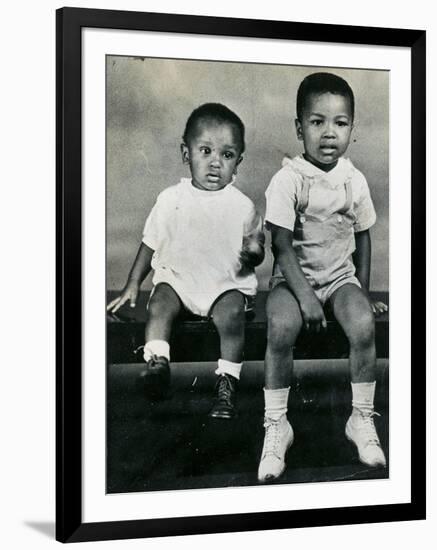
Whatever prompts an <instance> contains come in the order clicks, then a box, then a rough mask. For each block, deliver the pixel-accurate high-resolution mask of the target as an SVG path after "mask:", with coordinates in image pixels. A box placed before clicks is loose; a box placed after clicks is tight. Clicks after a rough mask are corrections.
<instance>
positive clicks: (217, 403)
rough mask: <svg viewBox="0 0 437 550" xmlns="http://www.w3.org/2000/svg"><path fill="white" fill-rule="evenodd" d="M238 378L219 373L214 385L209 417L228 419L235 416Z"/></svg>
mask: <svg viewBox="0 0 437 550" xmlns="http://www.w3.org/2000/svg"><path fill="white" fill-rule="evenodd" d="M237 383H238V380H237V379H236V378H234V377H233V376H231V375H230V374H220V375H219V378H218V380H217V382H216V385H215V390H214V392H215V399H214V405H213V406H212V409H211V411H210V413H209V416H210V417H211V418H224V419H226V420H230V419H232V418H234V417H235V416H236V411H235V391H236V389H237Z"/></svg>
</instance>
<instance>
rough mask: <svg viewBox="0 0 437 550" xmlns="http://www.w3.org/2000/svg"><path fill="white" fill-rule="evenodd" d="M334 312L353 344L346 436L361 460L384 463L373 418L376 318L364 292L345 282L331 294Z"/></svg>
mask: <svg viewBox="0 0 437 550" xmlns="http://www.w3.org/2000/svg"><path fill="white" fill-rule="evenodd" d="M331 304H332V308H333V311H334V315H335V317H336V319H337V320H338V322H339V323H340V325H341V326H342V328H343V330H344V332H345V334H346V336H347V338H348V340H349V346H350V354H349V365H350V372H351V382H352V407H353V409H352V415H351V416H350V418H349V420H348V421H347V424H346V437H347V438H348V439H349V440H351V441H352V442H353V443H355V445H356V446H357V449H358V454H359V458H360V460H361V462H363V463H364V464H367V465H369V466H385V463H386V461H385V456H384V453H383V451H382V449H381V446H380V443H379V438H378V435H377V433H376V429H375V425H374V422H373V416H374V414H375V413H374V406H373V403H374V396H375V384H376V382H375V369H376V348H375V319H374V315H373V312H372V309H371V305H370V303H369V300H368V298H367V296H366V295H365V294H364V292H363V291H362V290H361V288H359V287H358V286H356V285H353V284H346V285H344V286H342V287H340V288H339V289H338V290H336V291H335V292H334V294H333V295H332V296H331Z"/></svg>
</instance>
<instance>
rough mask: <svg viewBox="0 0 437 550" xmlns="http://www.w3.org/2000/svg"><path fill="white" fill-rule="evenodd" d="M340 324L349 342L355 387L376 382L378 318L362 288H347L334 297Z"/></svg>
mask: <svg viewBox="0 0 437 550" xmlns="http://www.w3.org/2000/svg"><path fill="white" fill-rule="evenodd" d="M331 304H332V309H333V312H334V315H335V317H336V319H337V321H338V322H339V323H340V325H341V327H342V328H343V330H344V332H345V334H346V337H347V339H348V340H349V346H350V352H349V365H350V373H351V381H352V383H357V382H358V383H360V382H374V380H375V366H376V348H375V318H374V315H373V312H372V308H371V306H370V303H369V300H368V299H367V296H366V295H365V294H364V292H363V291H362V290H361V288H360V287H358V286H357V285H354V284H346V285H343V286H342V287H340V288H339V289H338V290H336V291H335V292H334V294H333V295H332V296H331Z"/></svg>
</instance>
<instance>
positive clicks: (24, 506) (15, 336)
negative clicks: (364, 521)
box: [0, 0, 437, 550]
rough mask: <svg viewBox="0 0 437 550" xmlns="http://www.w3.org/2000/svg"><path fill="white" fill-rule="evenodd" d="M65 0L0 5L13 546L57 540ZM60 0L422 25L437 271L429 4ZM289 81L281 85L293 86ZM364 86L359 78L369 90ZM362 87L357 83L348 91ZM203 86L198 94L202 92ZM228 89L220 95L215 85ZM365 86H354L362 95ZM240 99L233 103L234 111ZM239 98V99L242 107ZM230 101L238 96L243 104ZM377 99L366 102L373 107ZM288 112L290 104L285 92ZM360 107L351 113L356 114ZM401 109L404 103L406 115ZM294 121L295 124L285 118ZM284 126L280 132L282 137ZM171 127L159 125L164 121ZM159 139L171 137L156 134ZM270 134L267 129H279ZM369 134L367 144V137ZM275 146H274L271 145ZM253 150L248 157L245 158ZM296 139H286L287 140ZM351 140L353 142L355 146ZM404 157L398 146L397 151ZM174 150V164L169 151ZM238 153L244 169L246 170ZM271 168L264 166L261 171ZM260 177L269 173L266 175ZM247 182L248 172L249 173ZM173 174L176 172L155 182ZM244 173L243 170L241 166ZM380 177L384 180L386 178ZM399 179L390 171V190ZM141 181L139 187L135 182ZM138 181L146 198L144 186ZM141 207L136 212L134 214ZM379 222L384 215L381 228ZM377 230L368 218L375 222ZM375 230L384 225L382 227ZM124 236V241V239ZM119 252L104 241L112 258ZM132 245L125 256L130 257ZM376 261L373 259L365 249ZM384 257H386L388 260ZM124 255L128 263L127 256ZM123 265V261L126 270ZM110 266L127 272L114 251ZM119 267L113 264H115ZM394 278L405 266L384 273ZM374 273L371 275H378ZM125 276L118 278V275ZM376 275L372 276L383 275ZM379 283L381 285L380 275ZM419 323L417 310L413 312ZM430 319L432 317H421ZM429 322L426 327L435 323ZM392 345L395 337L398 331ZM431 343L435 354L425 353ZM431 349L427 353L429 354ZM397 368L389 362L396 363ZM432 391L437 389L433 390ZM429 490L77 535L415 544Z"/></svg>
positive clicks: (217, 544)
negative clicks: (411, 506) (215, 528)
mask: <svg viewBox="0 0 437 550" xmlns="http://www.w3.org/2000/svg"><path fill="white" fill-rule="evenodd" d="M63 5H64V4H63V2H59V1H53V0H47V1H46V2H43V3H41V2H30V1H29V0H24V1H22V2H17V3H11V2H10V3H7V4H5V5H4V7H3V11H2V21H3V28H2V34H1V41H2V53H3V56H2V86H1V87H0V94H1V99H2V101H1V105H2V132H1V137H2V153H3V154H2V199H3V200H2V206H3V208H2V216H1V217H0V220H1V221H0V223H1V234H2V237H3V238H2V270H1V283H2V284H1V288H2V306H3V307H2V312H3V316H2V329H3V330H2V336H3V337H2V346H1V349H2V356H1V364H2V392H1V399H0V413H1V416H0V417H1V449H2V451H1V454H0V466H1V468H0V472H1V474H0V476H1V497H0V502H1V503H2V515H1V524H2V527H1V530H0V545H1V547H2V548H5V549H7V550H9V549H21V548H23V549H32V550H42V549H48V548H59V547H60V546H59V543H57V542H55V540H54V509H55V499H54V494H55V493H54V489H55V484H54V472H55V462H54V451H55V439H54V431H55V430H54V426H55V424H54V408H55V407H54V405H55V397H54V396H55V374H54V373H55V337H54V333H55V301H54V296H55V277H54V267H55V9H56V8H58V7H61V6H63ZM70 5H74V6H78V7H93V8H105V9H125V10H139V11H147V10H149V11H156V12H159V11H161V12H168V13H186V14H196V15H211V16H214V15H215V16H223V17H250V18H258V19H284V20H289V21H307V22H310V21H312V22H318V23H334V24H344V25H365V26H366V25H367V26H380V27H403V28H419V29H423V28H426V29H427V30H428V48H429V49H428V59H429V61H430V62H429V63H428V71H429V72H428V82H429V91H428V97H429V103H428V120H429V124H428V126H429V130H430V131H429V141H428V152H429V155H428V158H429V168H428V170H429V173H428V180H429V182H433V183H434V185H429V186H428V212H429V214H428V220H429V223H430V225H429V233H428V242H429V247H428V249H429V252H430V253H431V251H432V252H433V255H432V256H429V267H430V272H429V276H428V281H430V284H429V291H431V282H432V281H436V280H437V265H436V256H435V248H436V247H435V242H434V239H433V235H435V231H436V230H437V225H436V221H435V218H436V216H435V214H434V212H433V211H432V210H431V208H432V206H433V205H434V204H436V203H437V192H436V188H435V182H436V181H437V173H436V170H435V166H434V164H433V160H434V156H435V148H436V146H437V141H436V138H435V136H434V132H433V131H432V130H433V123H434V121H435V120H436V119H437V112H436V106H435V101H434V98H435V97H437V80H436V75H437V73H436V69H435V66H436V63H435V59H436V53H437V45H436V31H437V22H436V19H435V16H434V17H433V13H434V10H433V6H432V3H430V2H426V1H425V0H417V1H416V2H415V3H414V4H394V3H389V2H385V3H384V2H381V1H380V0H368V1H367V2H366V3H365V4H364V3H356V2H355V3H354V2H350V1H346V0H338V1H337V2H335V4H333V3H332V2H329V3H327V2H322V1H320V0H315V1H314V2H300V3H298V2H283V1H280V0H271V1H269V2H267V3H265V2H264V3H263V2H260V3H255V2H254V3H250V4H249V3H244V2H240V3H237V2H235V0H222V1H221V2H219V3H214V4H207V3H205V2H200V1H199V0H191V1H190V2H185V3H183V2H182V3H181V2H180V1H176V0H161V1H160V2H153V1H149V2H145V1H141V0H126V1H124V2H121V1H120V0H105V1H99V0H86V1H83V0H75V1H74V2H72V3H70ZM292 85H293V86H296V85H297V82H295V81H294V79H293V82H290V85H289V86H287V87H286V90H283V91H282V93H284V94H285V93H289V92H290V97H292V89H291V87H292ZM370 91H371V90H369V92H370ZM357 92H358V90H357ZM199 99H201V98H199ZM222 100H223V101H225V100H226V96H222ZM364 100H365V98H360V97H358V103H361V105H363V103H362V102H363V101H364ZM244 104H245V102H244V101H241V102H239V103H238V104H230V107H234V108H235V110H237V111H241V109H242V108H243V107H242V106H244ZM249 105H250V104H249V103H247V104H246V108H249ZM239 107H240V108H239ZM374 107H375V105H374V104H373V105H372V108H374ZM190 108H191V106H190V105H189V104H188V103H187V104H185V103H184V105H183V106H182V105H181V108H180V113H179V118H178V124H175V127H174V128H173V131H171V132H169V133H168V139H172V140H174V147H175V149H172V151H171V155H170V153H169V155H170V156H171V163H172V166H174V168H172V170H173V172H172V177H173V178H174V177H178V178H179V177H180V175H182V174H181V172H182V168H183V167H182V166H181V165H178V142H179V137H180V135H181V132H182V126H181V124H182V125H183V123H184V122H185V118H186V116H187V111H189V110H190ZM289 109H290V110H289V116H290V117H293V116H294V113H293V111H292V104H290V106H289ZM240 114H241V116H242V118H243V119H245V122H246V125H247V127H248V154H247V156H246V158H245V160H244V165H243V166H244V170H249V169H250V164H251V163H252V164H253V160H254V157H252V155H255V154H256V149H252V150H250V149H249V147H251V148H252V143H253V141H252V140H255V136H253V134H252V135H251V131H252V130H251V125H252V124H253V123H254V120H255V113H250V112H246V111H245V110H244V108H243V111H241V113H240ZM364 115H365V113H364V114H360V121H359V122H360V126H361V123H362V122H363V121H362V117H363V116H364ZM408 116H409V113H406V120H407V118H408ZM290 126H291V128H290ZM360 126H357V133H356V137H357V143H356V144H353V145H352V146H351V149H350V155H351V158H352V159H353V160H354V161H355V159H356V162H357V165H358V166H359V167H362V168H363V169H364V168H365V167H366V166H367V162H366V163H365V165H364V164H363V165H362V166H361V165H360V161H361V157H358V156H355V155H358V152H359V151H360V154H361V151H363V152H364V151H366V149H365V148H364V149H363V142H362V140H363V138H364V137H365V136H364V134H365V133H363V135H362V134H361V131H360ZM280 130H281V133H283V137H282V138H281V139H280V140H279V141H278V144H275V147H276V146H277V147H278V149H277V150H276V153H275V155H276V156H275V159H271V168H270V169H269V170H266V172H265V173H264V172H263V181H262V182H261V181H260V182H259V184H260V185H263V186H264V185H265V184H266V183H267V180H268V177H270V175H271V173H273V172H274V171H276V170H277V168H278V162H279V161H280V158H281V155H282V153H283V152H285V151H286V147H287V144H290V147H294V148H296V147H297V144H296V143H295V142H292V141H291V139H294V138H293V137H292V136H293V128H292V120H290V121H289V124H288V123H287V121H285V120H282V121H281V125H280ZM288 132H289V134H288V135H289V136H290V140H288V138H286V134H287V133H288ZM166 136H167V133H166ZM166 139H167V137H166ZM275 139H276V138H275ZM368 147H369V146H368ZM272 149H273V147H272ZM249 152H250V155H251V157H252V158H251V161H249ZM290 152H293V151H290ZM352 153H353V154H352ZM396 162H402V159H396ZM173 163H174V164H173ZM243 166H242V171H241V176H243ZM267 172H269V173H267ZM366 175H367V176H368V179H369V184H370V185H371V187H372V192H373V193H374V198H375V202H378V201H379V199H377V196H375V192H376V188H377V187H378V186H379V185H382V184H381V183H380V182H379V181H378V180H373V176H372V177H371V175H370V174H369V171H368V169H366ZM264 178H266V179H265V180H264ZM244 181H245V183H244V184H245V185H247V186H249V185H250V183H251V182H250V179H249V178H248V179H247V180H246V179H245V180H244ZM164 183H165V184H166V185H167V184H171V183H173V181H172V178H170V177H169V179H168V180H167V181H166V182H164V181H163V182H162V184H164ZM242 183H243V179H242ZM384 185H385V184H384ZM395 186H396V182H391V191H392V192H393V189H394V188H395ZM144 189H145V190H147V187H144ZM146 194H147V193H146V191H144V197H145V196H146ZM144 208H145V203H141V205H139V206H138V216H137V214H136V215H135V217H134V218H135V219H134V222H135V223H138V227H137V228H136V229H135V227H132V235H133V238H134V239H135V238H138V229H139V230H140V231H141V226H142V224H143V217H144V215H145V213H144V212H143V209H144ZM377 208H378V214H379V221H378V224H381V223H383V220H384V212H381V211H379V208H380V205H379V204H377ZM137 217H138V220H137ZM381 229H382V228H381ZM375 231H376V229H375ZM383 240H385V236H384V237H383ZM132 246H133V247H134V245H132ZM115 257H117V254H114V258H115ZM131 258H132V257H131V256H130V253H129V263H130V262H131ZM374 264H375V261H374ZM384 265H387V264H384ZM126 267H127V266H126ZM122 268H123V269H122ZM118 271H119V275H117V277H121V278H123V277H124V273H125V272H126V271H125V269H124V266H121V264H120V265H119V267H118ZM122 271H123V273H121V272H122ZM390 276H391V277H393V276H395V277H402V273H394V274H390ZM376 277H377V274H376V273H374V275H373V284H374V286H376V280H377V279H376ZM115 284H116V285H117V286H118V285H119V284H121V279H117V280H115V279H114V285H115ZM384 284H385V282H384V280H383V279H382V280H381V285H384ZM378 286H379V285H378ZM435 296H436V294H435V292H432V294H431V293H429V294H428V299H429V312H430V314H429V319H430V327H429V331H428V334H429V335H430V336H431V337H430V338H429V355H428V365H429V367H431V366H435V363H436V358H437V357H436V347H435V344H434V343H433V338H432V336H434V340H435V334H436V329H437V326H436V324H435V320H434V317H435V315H434V314H433V310H434V309H435V308H437V300H436V297H435ZM417 322H423V320H421V319H417ZM432 322H433V326H432V327H431V323H432ZM432 328H433V329H434V330H432ZM395 345H402V342H395ZM431 353H432V355H433V357H431ZM433 359H434V360H433ZM393 368H396V366H395V365H393ZM428 372H429V377H428V384H429V389H428V397H429V399H428V435H429V458H428V476H429V477H428V485H429V487H431V486H434V487H435V481H436V476H435V473H434V468H433V465H434V464H436V463H437V454H436V447H435V442H436V437H435V433H436V430H435V426H436V423H437V405H436V399H435V398H434V394H435V388H436V385H435V384H436V374H435V369H434V370H433V369H431V368H429V369H428ZM433 390H434V391H433ZM436 502H437V501H436V496H435V491H434V492H433V494H431V492H430V494H429V508H428V518H429V519H428V520H427V521H426V522H423V521H421V522H405V523H394V524H390V523H386V524H374V525H356V526H343V527H335V526H333V527H324V528H312V529H298V530H285V531H270V532H269V531H265V532H254V533H235V534H222V535H205V536H190V537H179V538H169V539H164V538H163V539H159V540H156V539H148V540H132V541H114V542H102V543H82V544H81V546H80V548H104V549H107V548H117V549H124V548H138V549H139V548H141V549H144V548H145V549H159V550H163V549H167V548H172V549H173V548H177V549H178V550H179V549H180V550H183V549H187V550H188V549H190V550H193V549H196V550H197V549H199V550H200V549H202V550H203V549H205V548H208V549H220V550H223V549H226V550H227V549H236V548H250V549H257V550H258V549H263V548H267V547H268V548H274V547H278V548H299V549H301V548H302V549H305V550H306V549H311V550H313V549H319V548H323V549H335V550H342V549H345V550H346V549H348V550H349V549H352V550H368V549H369V548H374V549H384V548H392V547H396V548H398V549H400V550H403V549H411V548H417V547H421V548H431V547H432V545H433V543H432V540H435V538H436V535H437V530H436V522H437V509H436Z"/></svg>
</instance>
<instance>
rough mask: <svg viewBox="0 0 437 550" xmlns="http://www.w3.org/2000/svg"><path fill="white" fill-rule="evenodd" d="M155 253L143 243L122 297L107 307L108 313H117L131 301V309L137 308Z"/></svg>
mask: <svg viewBox="0 0 437 550" xmlns="http://www.w3.org/2000/svg"><path fill="white" fill-rule="evenodd" d="M153 253H154V251H153V250H152V249H151V248H150V247H148V246H147V245H146V244H144V243H141V245H140V248H139V249H138V253H137V255H136V258H135V260H134V263H133V265H132V268H131V270H130V272H129V277H128V279H127V283H126V285H125V287H124V288H123V290H122V292H121V294H120V296H119V297H118V298H115V300H112V302H111V303H110V304H109V305H108V306H107V308H106V309H107V311H111V312H112V313H115V312H116V311H117V310H119V309H120V308H121V306H122V305H123V304H125V303H126V302H127V301H128V300H130V307H135V305H136V302H137V297H138V293H139V291H140V286H141V283H142V282H143V281H144V279H145V278H146V277H147V275H148V274H149V272H150V269H151V264H152V256H153Z"/></svg>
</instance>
